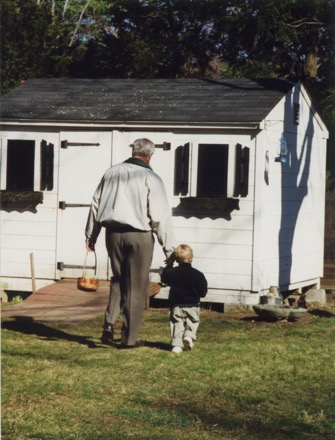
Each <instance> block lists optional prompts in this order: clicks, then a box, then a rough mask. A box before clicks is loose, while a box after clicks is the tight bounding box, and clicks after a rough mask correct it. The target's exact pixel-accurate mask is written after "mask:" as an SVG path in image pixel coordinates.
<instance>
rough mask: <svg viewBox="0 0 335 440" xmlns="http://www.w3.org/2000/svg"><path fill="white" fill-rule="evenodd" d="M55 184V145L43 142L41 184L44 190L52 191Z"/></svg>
mask: <svg viewBox="0 0 335 440" xmlns="http://www.w3.org/2000/svg"><path fill="white" fill-rule="evenodd" d="M53 185H54V146H53V144H47V142H46V141H44V140H42V142H41V184H40V189H41V190H42V191H45V190H47V191H52V189H53Z"/></svg>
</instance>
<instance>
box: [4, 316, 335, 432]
mask: <svg viewBox="0 0 335 440" xmlns="http://www.w3.org/2000/svg"><path fill="white" fill-rule="evenodd" d="M250 315H251V314H250V312H248V313H246V315H245V316H244V315H243V314H241V315H240V316H236V317H235V318H234V319H232V318H231V317H230V318H229V316H228V315H226V314H225V313H224V314H220V313H216V312H213V311H205V310H204V311H203V312H202V315H201V324H200V327H199V332H198V340H197V343H196V347H195V348H194V350H192V351H190V352H184V353H182V354H181V355H176V354H173V353H171V352H170V347H169V333H168V331H169V326H168V313H167V310H166V309H151V310H150V311H148V312H145V316H144V321H143V326H142V330H141V337H142V338H143V339H145V340H146V342H147V346H146V347H143V348H139V349H134V350H117V349H115V348H111V347H107V346H104V345H102V344H101V343H100V340H99V337H100V334H101V326H102V321H103V317H102V316H98V317H96V318H95V319H93V320H90V321H88V322H85V323H84V324H80V325H75V326H65V325H59V324H55V323H41V322H34V321H29V320H25V319H22V320H11V319H7V320H3V323H2V326H3V329H2V439H3V440H27V439H30V440H70V439H71V440H74V439H75V440H114V439H115V440H123V439H136V440H144V439H146V440H156V439H162V440H175V439H185V440H186V439H187V440H209V439H213V440H225V439H227V440H241V439H245V440H254V439H259V440H266V439H271V440H277V439H283V440H284V439H285V440H287V439H294V440H299V439H334V438H335V379H334V376H335V337H334V330H335V309H331V310H330V311H328V312H327V313H321V312H319V311H317V310H314V311H313V314H312V313H308V315H309V316H308V319H302V320H299V321H298V322H277V323H264V322H263V323H262V322H260V321H259V320H258V319H257V318H255V319H254V318H253V317H252V316H250ZM118 326H120V323H119V324H118ZM117 336H118V335H117Z"/></svg>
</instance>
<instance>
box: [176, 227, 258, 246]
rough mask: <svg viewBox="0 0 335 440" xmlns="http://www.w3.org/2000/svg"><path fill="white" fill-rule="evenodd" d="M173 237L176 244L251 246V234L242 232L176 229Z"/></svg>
mask: <svg viewBox="0 0 335 440" xmlns="http://www.w3.org/2000/svg"><path fill="white" fill-rule="evenodd" d="M175 237H176V241H177V242H183V243H184V242H185V243H190V242H192V243H203V244H232V245H235V244H236V245H244V246H251V245H252V232H251V231H243V230H234V231H225V230H220V229H198V230H194V229H190V228H176V229H175Z"/></svg>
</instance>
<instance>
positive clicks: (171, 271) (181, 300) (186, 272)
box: [161, 263, 207, 307]
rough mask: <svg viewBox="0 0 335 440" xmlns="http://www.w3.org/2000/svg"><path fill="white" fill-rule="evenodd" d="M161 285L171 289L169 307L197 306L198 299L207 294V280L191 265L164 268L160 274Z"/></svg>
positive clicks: (182, 264) (183, 264)
mask: <svg viewBox="0 0 335 440" xmlns="http://www.w3.org/2000/svg"><path fill="white" fill-rule="evenodd" d="M161 280H162V283H164V284H167V285H168V286H170V287H171V289H170V293H169V303H170V307H175V306H180V307H192V306H198V305H199V303H200V298H204V297H205V296H206V293H207V280H206V278H205V276H204V274H203V273H202V272H200V271H199V270H197V269H195V268H194V267H192V265H191V263H180V264H179V266H176V267H169V266H167V267H165V268H164V269H163V271H162V273H161Z"/></svg>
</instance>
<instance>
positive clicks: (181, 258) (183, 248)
mask: <svg viewBox="0 0 335 440" xmlns="http://www.w3.org/2000/svg"><path fill="white" fill-rule="evenodd" d="M174 254H175V257H176V261H177V263H192V261H193V250H192V248H191V246H189V245H188V244H180V245H179V246H178V247H176V249H175V250H174Z"/></svg>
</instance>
